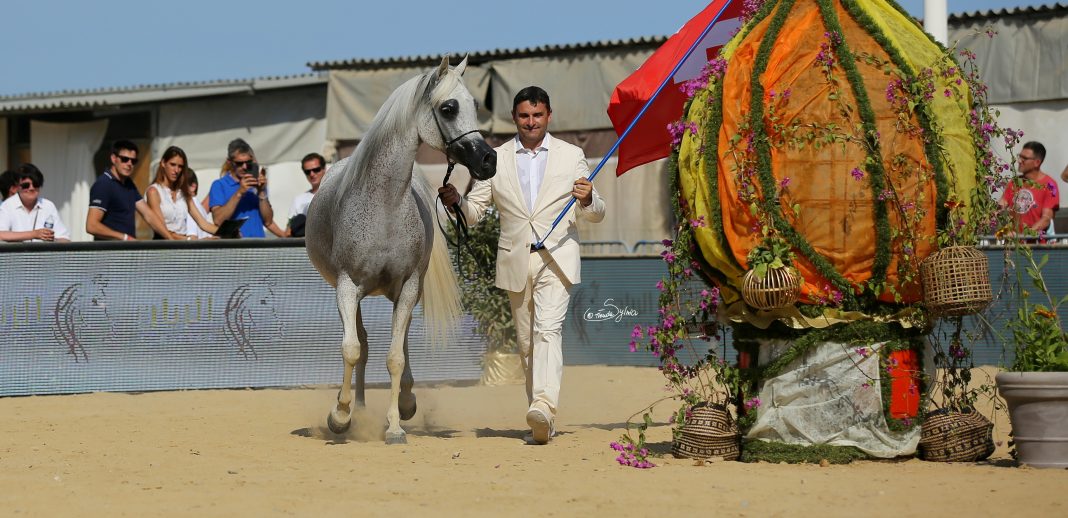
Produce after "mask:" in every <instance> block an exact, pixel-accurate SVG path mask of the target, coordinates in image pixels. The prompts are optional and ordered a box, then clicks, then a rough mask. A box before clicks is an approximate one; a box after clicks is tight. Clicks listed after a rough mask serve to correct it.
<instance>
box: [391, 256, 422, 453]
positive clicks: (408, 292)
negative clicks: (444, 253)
mask: <svg viewBox="0 0 1068 518" xmlns="http://www.w3.org/2000/svg"><path fill="white" fill-rule="evenodd" d="M420 288H421V286H420V279H419V276H418V275H413V276H412V277H410V278H408V280H406V281H405V282H404V285H403V286H402V287H401V291H400V295H399V296H398V297H397V302H396V303H394V304H393V333H392V340H391V341H390V344H389V354H388V356H386V369H387V370H389V382H390V387H389V388H390V391H389V409H388V410H387V411H386V423H387V424H388V425H389V427H388V428H386V444H406V443H407V442H408V440H407V439H406V438H405V434H404V429H403V428H401V425H400V421H401V418H400V417H401V414H400V393H401V381H402V380H403V379H404V377H405V371H406V370H407V365H408V361H407V360H408V358H407V356H408V355H407V351H406V349H407V347H406V343H407V338H408V326H409V325H411V323H412V311H413V310H414V309H415V305H416V303H417V302H419V291H420ZM407 377H408V378H409V379H410V378H411V372H410V371H409V372H407ZM406 392H407V393H409V394H410V393H411V388H410V385H409V388H408V390H407V391H406ZM411 405H412V412H413V413H414V412H415V408H414V407H415V398H414V397H413V398H412V399H411ZM409 417H410V416H409Z"/></svg>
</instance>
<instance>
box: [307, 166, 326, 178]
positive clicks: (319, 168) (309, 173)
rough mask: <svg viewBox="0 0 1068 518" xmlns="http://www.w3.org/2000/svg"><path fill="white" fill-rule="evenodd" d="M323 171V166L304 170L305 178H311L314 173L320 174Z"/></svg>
mask: <svg viewBox="0 0 1068 518" xmlns="http://www.w3.org/2000/svg"><path fill="white" fill-rule="evenodd" d="M322 170H323V166H319V167H313V168H311V169H305V170H304V176H310V175H311V174H312V173H318V172H319V171H322Z"/></svg>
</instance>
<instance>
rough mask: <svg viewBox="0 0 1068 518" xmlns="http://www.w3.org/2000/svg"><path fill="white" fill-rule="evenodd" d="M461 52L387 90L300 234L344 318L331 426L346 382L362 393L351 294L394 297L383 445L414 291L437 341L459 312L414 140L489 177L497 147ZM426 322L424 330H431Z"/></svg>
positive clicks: (400, 435)
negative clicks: (489, 139)
mask: <svg viewBox="0 0 1068 518" xmlns="http://www.w3.org/2000/svg"><path fill="white" fill-rule="evenodd" d="M466 67H467V59H466V58H465V59H464V60H463V61H462V62H461V63H460V64H459V65H457V66H456V67H455V68H452V69H450V68H449V61H448V57H447V56H446V57H445V58H444V59H442V60H441V65H440V66H439V67H438V68H437V69H436V70H431V71H429V72H427V73H426V74H423V75H420V76H417V77H415V78H412V79H411V80H409V81H408V82H406V83H404V84H403V85H401V86H400V87H399V88H397V90H395V91H394V92H393V94H391V95H390V96H389V99H387V100H386V102H385V104H384V105H383V106H382V108H381V109H380V110H379V111H378V114H377V115H376V116H375V119H374V121H373V122H372V123H371V127H370V128H369V129H368V130H367V133H366V135H365V136H364V138H363V140H362V141H361V142H360V144H359V146H357V147H356V151H354V152H353V154H352V156H351V157H349V158H346V159H344V160H341V161H339V162H338V163H337V164H334V165H333V166H332V167H331V168H330V170H329V171H328V172H327V174H326V177H325V178H324V179H323V183H322V185H321V186H320V188H319V192H318V194H316V195H315V198H314V200H313V201H312V204H311V206H310V207H309V209H308V220H307V234H306V237H305V241H306V246H307V250H308V257H310V258H311V262H312V264H314V265H315V268H316V269H318V270H319V273H320V274H322V276H323V278H324V279H326V281H327V282H329V283H330V284H331V285H332V286H334V287H335V288H336V290H337V307H338V312H339V313H341V321H342V324H343V326H344V338H343V341H342V344H341V353H342V356H343V357H344V360H345V374H344V378H342V385H341V391H340V392H339V393H338V397H337V406H336V408H334V409H333V410H332V411H331V412H330V414H329V416H328V417H327V424H328V425H329V426H330V429H331V430H332V431H333V432H335V433H342V432H344V431H345V430H347V429H348V428H349V425H350V424H351V421H352V408H351V405H350V404H351V402H352V385H350V382H351V381H352V374H353V370H355V373H356V382H355V392H356V403H357V404H359V405H362V404H363V401H364V394H363V389H364V371H365V368H366V364H367V331H366V329H365V328H364V326H363V317H362V316H361V314H360V301H361V300H362V299H363V298H364V297H366V296H369V295H383V296H385V297H388V298H389V300H391V301H392V302H393V322H392V324H393V329H392V342H391V344H390V348H389V354H388V355H387V357H386V367H387V369H388V370H389V375H390V380H391V383H390V404H389V409H388V410H387V412H386V420H387V422H388V428H387V429H386V443H387V444H396V443H404V442H406V439H405V435H404V430H403V429H402V428H401V426H400V421H401V420H408V419H411V417H412V416H413V415H415V409H416V404H415V395H414V394H412V384H413V379H412V371H411V367H410V366H409V365H408V326H409V325H410V324H411V319H412V310H413V309H414V308H415V305H416V303H417V302H419V300H420V298H422V299H423V317H424V321H425V322H426V323H427V331H428V335H430V334H431V331H436V332H437V334H436V336H438V337H439V339H441V337H443V336H445V332H444V330H446V329H447V328H448V327H449V326H450V325H451V324H453V323H455V322H456V320H457V319H458V318H459V316H460V304H459V288H458V286H457V284H456V276H455V274H454V272H453V271H452V267H451V265H450V264H449V256H448V249H447V248H446V245H445V244H444V239H443V237H442V236H441V233H440V231H439V230H438V226H437V224H436V222H435V214H434V211H435V205H434V196H435V194H436V192H435V190H433V189H431V188H430V185H429V184H427V182H426V181H425V180H423V178H422V175H420V174H414V175H413V168H414V166H415V154H416V151H417V149H418V148H419V143H420V142H426V143H427V144H429V145H430V146H432V147H434V148H435V149H438V150H441V151H444V152H445V154H446V155H447V156H448V158H449V160H450V161H451V162H457V163H461V164H463V165H464V166H466V167H467V168H468V170H470V172H471V174H472V175H473V176H474V177H475V178H478V179H487V178H491V177H492V176H493V175H494V173H495V172H496V170H497V154H496V153H495V152H494V151H493V149H492V148H491V147H490V146H489V145H488V144H486V141H485V140H483V139H482V136H481V135H480V134H479V133H478V119H477V116H476V110H477V108H476V103H475V100H474V98H473V97H472V96H471V94H470V92H468V91H467V88H466V87H465V86H464V83H463V80H462V79H461V77H460V76H461V75H462V74H463V72H464V69H465V68H466ZM432 327H433V329H432Z"/></svg>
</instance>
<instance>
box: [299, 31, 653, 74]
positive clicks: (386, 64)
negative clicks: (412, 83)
mask: <svg viewBox="0 0 1068 518" xmlns="http://www.w3.org/2000/svg"><path fill="white" fill-rule="evenodd" d="M667 38H668V37H667V36H643V37H640V38H631V39H626V40H602V41H591V42H586V43H567V44H561V45H540V46H537V47H527V48H521V49H494V50H485V51H476V52H451V53H449V54H450V55H452V56H464V55H466V56H467V63H468V64H470V65H479V64H482V63H486V62H488V61H497V60H502V59H517V58H533V57H542V56H559V55H561V54H569V53H578V52H590V51H606V50H620V49H629V50H637V49H642V48H656V47H659V46H660V45H663V43H664V42H665V41H667ZM442 56H444V54H438V55H422V56H396V57H388V58H353V59H345V60H338V61H313V62H311V63H308V66H309V67H310V68H311V69H312V70H331V69H346V70H352V69H359V70H372V69H379V68H407V67H429V66H433V65H436V64H438V63H440V62H441V58H442Z"/></svg>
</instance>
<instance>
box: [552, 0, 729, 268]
mask: <svg viewBox="0 0 1068 518" xmlns="http://www.w3.org/2000/svg"><path fill="white" fill-rule="evenodd" d="M731 1H733V0H731ZM729 5H731V2H730V1H728V2H724V4H723V7H720V8H719V12H717V13H716V15H715V16H713V17H712V21H710V22H708V25H707V26H706V27H705V30H703V31H701V35H700V36H698V37H697V39H695V40H694V41H693V43H692V44H691V45H690V48H689V49H687V50H686V54H684V55H683V56H682V59H680V60H679V62H678V63H676V64H675V68H672V69H671V73H669V74H668V75H667V77H665V78H664V80H663V81H661V82H660V86H658V87H657V88H656V91H655V92H653V95H652V96H650V97H649V100H648V101H646V102H645V106H642V109H641V111H639V112H638V115H635V116H634V120H632V121H630V124H629V125H627V129H625V130H623V133H622V134H621V135H620V136H619V138H618V139H616V143H615V144H612V148H611V149H609V150H608V152H607V153H605V155H604V158H602V159H601V162H600V163H599V164H597V167H595V168H593V172H592V173H590V176H588V177H587V178H586V179H587V180H589V181H591V182H592V181H593V179H594V178H595V177H597V173H599V172H601V168H603V167H604V164H605V163H606V162H608V159H609V158H611V157H612V155H613V154H615V152H616V150H617V149H619V144H620V143H622V142H623V139H625V138H627V135H629V134H630V130H632V129H634V126H635V125H636V124H638V121H639V120H640V119H641V118H642V116H643V115H645V112H646V111H647V110H648V109H649V106H652V104H653V101H655V100H656V98H657V96H659V95H660V92H662V91H663V90H664V87H666V86H667V84H668V83H669V82H671V78H673V77H675V74H677V73H678V72H679V69H680V68H682V64H683V63H685V62H686V59H687V58H689V57H690V54H693V51H694V50H696V49H697V45H698V44H700V43H701V41H703V40H704V39H705V37H706V36H708V31H710V30H712V26H713V25H715V24H716V22H718V21H719V18H720V16H723V12H724V11H726V10H727V6H729ZM574 205H575V198H574V197H572V198H571V199H570V200H568V202H567V205H566V206H565V207H564V209H563V210H561V211H560V214H559V215H558V216H556V220H555V221H553V226H551V227H549V231H548V232H546V233H545V235H544V236H542V238H541V240H540V241H538V243H537V244H536V245H534V248H536V249H538V250H540V249H542V248H545V239H546V238H548V237H549V234H552V233H553V230H556V227H557V225H559V224H560V221H561V220H563V219H564V216H566V215H567V213H568V211H570V210H571V207H573V206H574Z"/></svg>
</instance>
